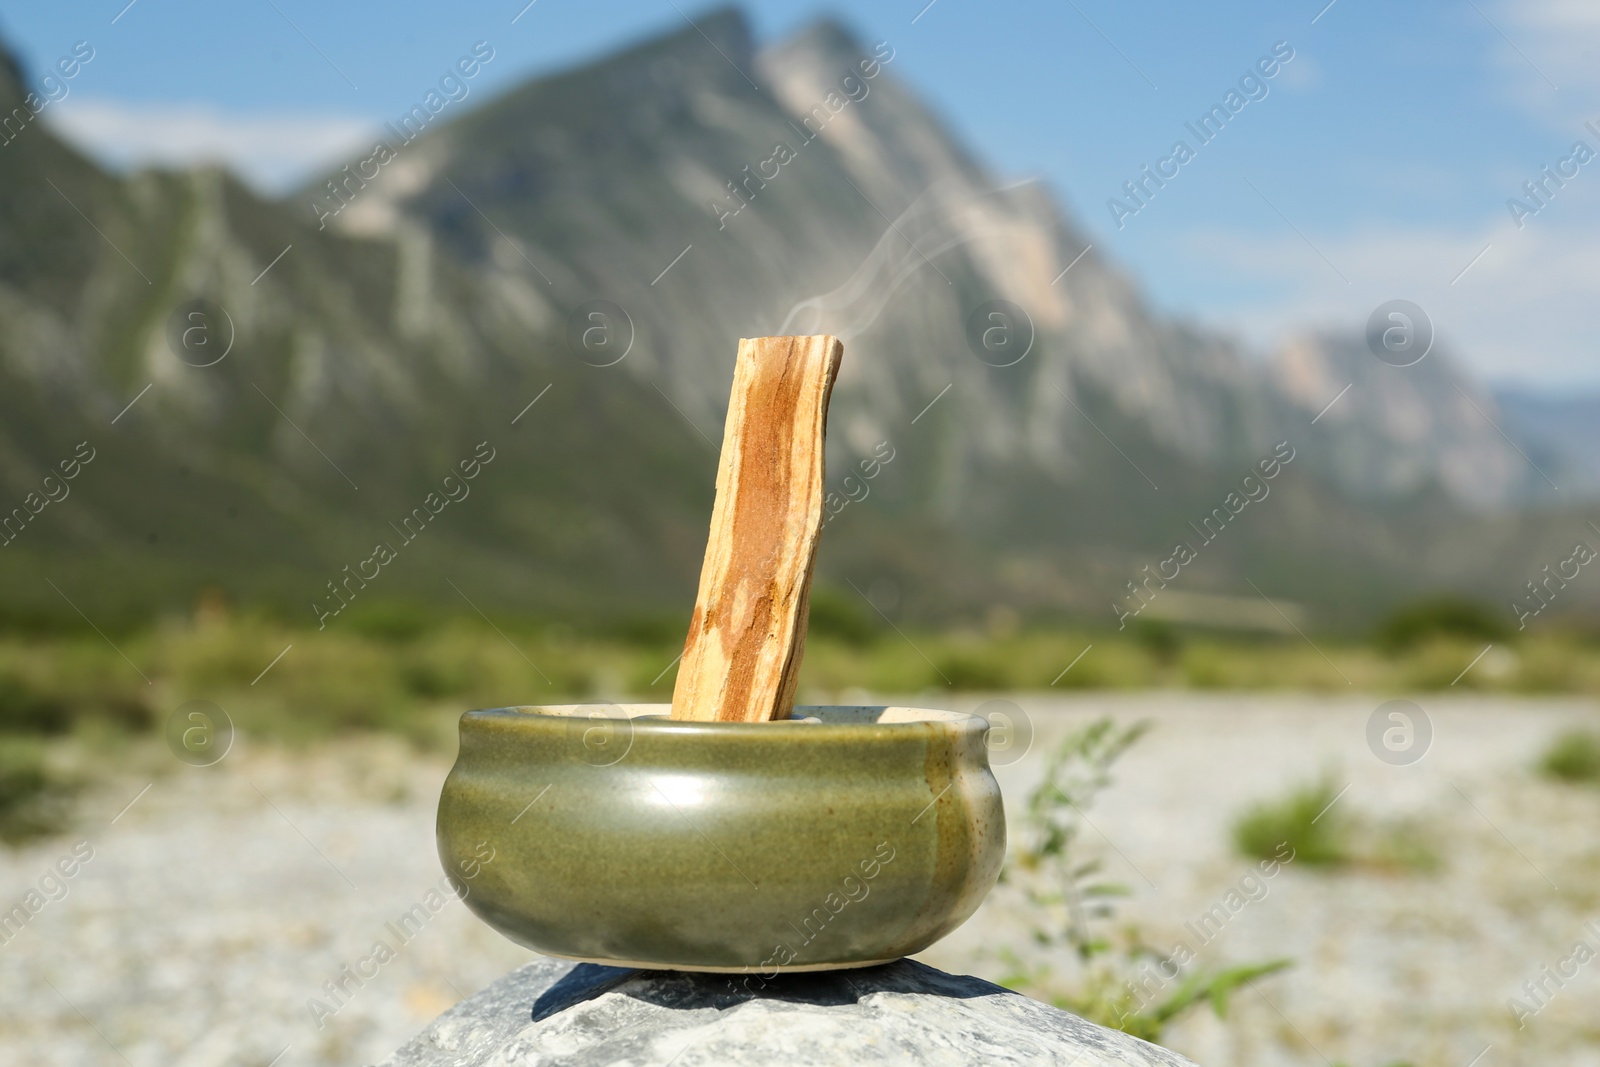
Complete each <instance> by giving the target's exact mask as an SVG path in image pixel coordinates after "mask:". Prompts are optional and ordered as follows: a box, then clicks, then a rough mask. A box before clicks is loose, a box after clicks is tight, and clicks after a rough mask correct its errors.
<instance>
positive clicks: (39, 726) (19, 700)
mask: <svg viewBox="0 0 1600 1067" xmlns="http://www.w3.org/2000/svg"><path fill="white" fill-rule="evenodd" d="M71 726H72V716H71V713H70V712H69V710H68V708H67V702H66V701H65V700H62V699H61V698H60V697H58V696H55V695H52V694H47V693H41V692H39V691H38V690H36V689H34V688H33V686H32V685H30V684H29V683H28V682H27V681H25V680H24V679H23V678H21V677H19V676H18V675H16V674H13V673H11V672H9V671H6V672H3V673H0V732H3V733H8V734H13V733H29V734H62V733H66V732H67V730H68V729H69V728H70V727H71Z"/></svg>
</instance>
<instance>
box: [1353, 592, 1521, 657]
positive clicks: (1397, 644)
mask: <svg viewBox="0 0 1600 1067" xmlns="http://www.w3.org/2000/svg"><path fill="white" fill-rule="evenodd" d="M1503 615H1504V613H1502V612H1499V611H1496V610H1494V609H1493V608H1491V607H1490V606H1489V605H1487V604H1484V603H1483V602H1481V601H1478V600H1471V599H1468V598H1467V597H1461V596H1454V595H1441V596H1432V597H1427V598H1425V599H1422V600H1415V601H1412V602H1410V603H1408V604H1402V605H1401V606H1400V607H1398V608H1396V609H1395V610H1394V611H1392V612H1390V613H1389V614H1388V615H1387V616H1386V617H1385V618H1384V619H1383V621H1382V622H1381V623H1379V625H1378V630H1377V634H1376V636H1377V641H1378V645H1379V646H1380V647H1381V648H1383V649H1385V650H1387V651H1390V652H1400V651H1404V650H1406V649H1409V648H1412V647H1413V646H1415V645H1418V644H1421V643H1422V642H1423V641H1426V640H1427V639H1428V638H1431V637H1470V638H1475V639H1478V640H1483V641H1505V640H1507V639H1509V638H1510V636H1511V627H1510V624H1509V623H1507V621H1506V620H1505V618H1504V617H1503Z"/></svg>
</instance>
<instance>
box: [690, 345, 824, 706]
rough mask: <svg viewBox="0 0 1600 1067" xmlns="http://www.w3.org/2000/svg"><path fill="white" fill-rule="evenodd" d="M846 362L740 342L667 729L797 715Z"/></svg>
mask: <svg viewBox="0 0 1600 1067" xmlns="http://www.w3.org/2000/svg"><path fill="white" fill-rule="evenodd" d="M843 355H844V345H842V344H841V343H840V342H839V340H838V339H837V338H834V337H757V338H747V339H744V340H741V341H740V342H739V355H738V362H737V364H736V365H735V367H734V372H733V396H732V397H731V399H730V400H729V403H728V421H727V424H726V426H725V427H724V428H723V434H722V459H721V462H720V463H719V465H718V467H717V501H716V504H715V505H714V506H713V508H712V511H711V538H710V540H709V541H708V542H707V543H706V556H705V563H704V564H703V566H702V567H701V570H700V591H699V594H698V595H697V597H696V598H695V605H694V617H693V618H692V619H691V620H690V623H689V637H688V640H687V641H685V642H684V646H683V659H682V661H681V662H680V664H679V667H678V681H677V685H676V687H675V688H674V689H673V691H672V717H673V718H674V719H695V720H700V721H723V722H764V721H768V720H772V719H786V718H788V717H789V713H790V711H791V710H792V709H793V707H794V692H795V684H796V682H798V680H799V677H800V659H801V657H802V655H803V654H804V652H805V643H806V617H807V613H808V611H809V609H810V597H811V569H812V566H813V564H814V563H815V561H816V554H817V535H818V533H819V532H820V531H821V529H822V487H823V483H822V480H823V475H824V467H823V439H824V436H825V434H826V430H827V422H828V397H829V394H831V393H832V392H833V380H834V377H835V376H836V375H837V374H838V373H839V360H840V359H841V358H842V357H843Z"/></svg>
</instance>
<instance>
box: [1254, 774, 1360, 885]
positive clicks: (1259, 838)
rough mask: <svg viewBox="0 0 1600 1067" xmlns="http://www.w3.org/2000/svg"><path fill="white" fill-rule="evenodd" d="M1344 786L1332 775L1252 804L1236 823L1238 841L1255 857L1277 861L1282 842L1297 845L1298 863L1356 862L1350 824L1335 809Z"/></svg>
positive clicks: (1329, 863)
mask: <svg viewBox="0 0 1600 1067" xmlns="http://www.w3.org/2000/svg"><path fill="white" fill-rule="evenodd" d="M1338 795H1339V790H1338V789H1337V788H1336V787H1335V786H1334V784H1333V780H1332V779H1331V778H1327V777H1324V778H1322V779H1320V780H1319V781H1316V782H1313V783H1310V784H1308V785H1301V786H1297V787H1296V788H1294V789H1293V790H1291V791H1290V793H1289V795H1288V796H1286V797H1283V798H1282V799H1280V800H1269V801H1262V802H1260V803H1258V804H1255V805H1252V806H1251V807H1250V808H1248V809H1247V810H1246V811H1245V812H1244V814H1243V815H1241V816H1240V817H1239V818H1238V820H1237V821H1236V822H1235V823H1234V825H1233V843H1234V846H1235V847H1236V848H1238V850H1239V851H1240V852H1242V853H1243V854H1244V855H1246V856H1249V857H1251V858H1252V859H1273V858H1275V857H1277V855H1278V848H1279V846H1281V845H1283V844H1285V843H1287V844H1288V845H1289V847H1290V848H1292V849H1294V862H1296V863H1301V864H1305V865H1306V866H1307V867H1340V866H1343V865H1345V864H1347V863H1349V862H1350V859H1351V855H1352V850H1351V847H1350V822H1349V819H1348V818H1347V817H1346V816H1345V814H1344V813H1343V812H1340V811H1337V810H1335V809H1333V808H1331V807H1330V805H1332V804H1333V802H1334V800H1335V798H1337V797H1338Z"/></svg>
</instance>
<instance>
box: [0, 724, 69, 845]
mask: <svg viewBox="0 0 1600 1067" xmlns="http://www.w3.org/2000/svg"><path fill="white" fill-rule="evenodd" d="M47 756H48V751H47V749H46V747H45V743H44V742H43V741H42V740H40V739H37V738H24V737H0V840H3V841H5V842H7V843H8V844H16V843H18V842H21V841H26V840H28V839H29V838H33V837H41V836H44V835H46V834H52V833H56V832H58V831H60V830H61V829H62V828H63V827H64V826H65V825H66V823H67V822H68V819H69V817H70V814H71V807H70V801H71V798H72V794H73V793H74V792H75V791H76V783H75V782H73V781H72V780H70V779H68V778H67V777H65V776H63V775H61V774H58V773H56V772H55V771H53V770H52V769H51V767H50V764H49V761H48V759H47Z"/></svg>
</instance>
